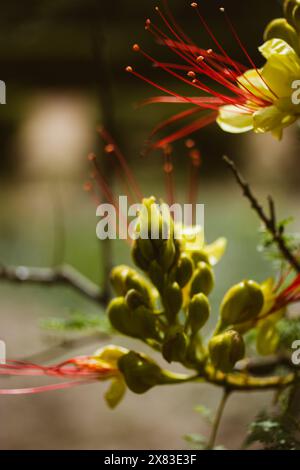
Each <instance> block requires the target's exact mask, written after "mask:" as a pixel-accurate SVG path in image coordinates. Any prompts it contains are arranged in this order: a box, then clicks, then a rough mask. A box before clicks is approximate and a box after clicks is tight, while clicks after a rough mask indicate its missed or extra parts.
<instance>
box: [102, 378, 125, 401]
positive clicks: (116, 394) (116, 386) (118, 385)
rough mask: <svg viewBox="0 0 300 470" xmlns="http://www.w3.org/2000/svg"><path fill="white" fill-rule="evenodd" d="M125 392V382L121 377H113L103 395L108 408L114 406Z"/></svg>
mask: <svg viewBox="0 0 300 470" xmlns="http://www.w3.org/2000/svg"><path fill="white" fill-rule="evenodd" d="M125 392H126V384H125V382H124V380H123V379H115V380H113V381H112V382H111V384H110V387H109V389H108V390H107V392H106V393H105V395H104V398H105V401H106V403H107V404H108V406H109V407H110V408H115V407H116V406H117V405H118V404H119V403H120V401H121V400H122V398H123V396H124V394H125Z"/></svg>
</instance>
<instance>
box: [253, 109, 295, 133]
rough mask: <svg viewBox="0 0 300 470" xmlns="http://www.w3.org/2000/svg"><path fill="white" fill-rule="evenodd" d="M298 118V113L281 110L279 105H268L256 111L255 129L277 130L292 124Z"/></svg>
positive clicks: (262, 130) (261, 131)
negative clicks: (293, 113)
mask: <svg viewBox="0 0 300 470" xmlns="http://www.w3.org/2000/svg"><path fill="white" fill-rule="evenodd" d="M296 120H297V116H296V115H292V114H290V113H288V112H284V111H281V110H280V109H279V108H277V106H275V105H273V106H268V107H266V108H261V109H259V110H258V111H256V112H255V113H254V115H253V126H254V131H255V132H257V133H264V132H269V131H276V134H278V135H280V133H278V129H283V128H285V127H287V126H290V125H291V124H293V122H295V121H296Z"/></svg>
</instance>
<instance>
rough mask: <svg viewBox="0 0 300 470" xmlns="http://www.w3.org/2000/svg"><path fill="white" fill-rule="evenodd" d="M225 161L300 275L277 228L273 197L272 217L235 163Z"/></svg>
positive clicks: (292, 256) (271, 200) (225, 158)
mask: <svg viewBox="0 0 300 470" xmlns="http://www.w3.org/2000/svg"><path fill="white" fill-rule="evenodd" d="M223 159H224V161H225V163H226V164H227V165H228V167H229V168H230V170H231V171H232V173H233V175H234V177H235V179H236V181H237V183H238V184H239V186H240V187H241V188H242V190H243V193H244V196H245V197H246V198H247V199H248V200H249V201H250V204H251V207H252V208H253V209H254V211H255V212H256V214H257V215H258V217H259V218H260V220H261V221H262V222H263V224H264V225H265V227H266V229H267V230H268V232H269V233H270V234H271V236H272V237H273V240H274V242H275V243H276V244H277V246H278V248H279V250H280V252H281V254H282V256H283V257H284V258H285V260H286V261H287V262H288V263H289V264H290V265H291V266H292V267H293V268H294V269H295V270H296V271H297V272H298V273H300V262H299V261H298V260H297V258H296V257H295V256H294V254H293V253H292V252H291V251H290V249H289V248H288V246H287V244H286V241H285V239H284V236H283V231H282V230H281V229H280V228H279V227H278V226H277V223H276V214H275V205H274V201H273V199H272V198H271V196H269V198H268V201H269V208H270V215H267V214H266V213H265V211H264V209H263V207H262V206H261V205H260V203H259V202H258V200H257V199H256V197H255V196H254V194H253V192H252V190H251V188H250V186H249V184H248V183H247V181H245V180H244V178H243V176H242V175H241V174H240V172H239V171H238V169H237V167H236V165H235V163H234V162H233V161H232V160H231V159H230V158H228V157H227V156H224V157H223Z"/></svg>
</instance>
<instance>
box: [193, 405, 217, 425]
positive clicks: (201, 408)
mask: <svg viewBox="0 0 300 470" xmlns="http://www.w3.org/2000/svg"><path fill="white" fill-rule="evenodd" d="M195 411H196V412H197V413H199V414H201V415H202V417H203V418H204V419H205V420H206V421H208V422H209V423H210V424H211V423H212V422H213V418H214V417H213V412H212V410H211V409H210V408H208V407H207V406H205V405H198V406H196V407H195Z"/></svg>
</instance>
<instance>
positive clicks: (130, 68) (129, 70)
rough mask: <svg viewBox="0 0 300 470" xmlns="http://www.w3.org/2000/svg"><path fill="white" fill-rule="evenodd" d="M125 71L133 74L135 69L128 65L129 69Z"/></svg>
mask: <svg viewBox="0 0 300 470" xmlns="http://www.w3.org/2000/svg"><path fill="white" fill-rule="evenodd" d="M125 70H126V72H129V73H132V72H133V68H132V67H131V66H130V65H128V67H126V69H125Z"/></svg>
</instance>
